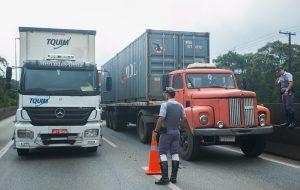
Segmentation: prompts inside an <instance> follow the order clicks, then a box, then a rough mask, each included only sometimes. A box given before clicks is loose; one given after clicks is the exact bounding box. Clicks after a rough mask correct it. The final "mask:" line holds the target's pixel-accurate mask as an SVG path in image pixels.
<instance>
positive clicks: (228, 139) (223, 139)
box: [219, 136, 235, 142]
mask: <svg viewBox="0 0 300 190" xmlns="http://www.w3.org/2000/svg"><path fill="white" fill-rule="evenodd" d="M219 140H220V142H235V136H220V137H219Z"/></svg>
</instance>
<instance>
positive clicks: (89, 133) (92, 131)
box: [84, 129, 99, 138]
mask: <svg viewBox="0 0 300 190" xmlns="http://www.w3.org/2000/svg"><path fill="white" fill-rule="evenodd" d="M98 134H99V129H87V130H85V131H84V137H85V138H89V137H97V136H98Z"/></svg>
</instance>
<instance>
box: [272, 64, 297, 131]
mask: <svg viewBox="0 0 300 190" xmlns="http://www.w3.org/2000/svg"><path fill="white" fill-rule="evenodd" d="M277 74H278V75H279V77H278V78H277V80H276V82H275V83H276V84H277V85H279V86H280V93H281V98H282V103H283V107H284V111H285V116H286V121H287V123H286V126H287V127H288V128H294V127H295V112H294V88H293V75H292V74H291V73H288V72H286V71H285V70H284V68H282V67H279V68H277Z"/></svg>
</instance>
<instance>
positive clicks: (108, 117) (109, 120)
mask: <svg viewBox="0 0 300 190" xmlns="http://www.w3.org/2000/svg"><path fill="white" fill-rule="evenodd" d="M110 114H111V112H110V111H107V112H106V114H105V115H106V116H105V119H106V127H107V128H111V115H110Z"/></svg>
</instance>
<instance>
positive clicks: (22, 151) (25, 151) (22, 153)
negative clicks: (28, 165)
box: [17, 148, 29, 156]
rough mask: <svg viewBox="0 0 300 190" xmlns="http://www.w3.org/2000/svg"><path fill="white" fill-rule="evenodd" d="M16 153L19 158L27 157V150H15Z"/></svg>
mask: <svg viewBox="0 0 300 190" xmlns="http://www.w3.org/2000/svg"><path fill="white" fill-rule="evenodd" d="M17 152H18V155H19V156H28V154H29V149H20V148H17Z"/></svg>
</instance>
